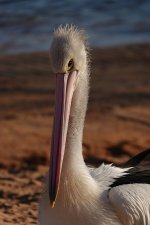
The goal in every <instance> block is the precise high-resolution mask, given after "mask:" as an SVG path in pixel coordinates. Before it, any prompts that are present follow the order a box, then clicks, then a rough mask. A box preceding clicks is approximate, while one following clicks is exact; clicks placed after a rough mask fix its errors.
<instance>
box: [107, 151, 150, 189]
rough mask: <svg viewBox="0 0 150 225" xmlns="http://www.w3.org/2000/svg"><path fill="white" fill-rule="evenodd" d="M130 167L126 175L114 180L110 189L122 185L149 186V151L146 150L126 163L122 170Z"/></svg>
mask: <svg viewBox="0 0 150 225" xmlns="http://www.w3.org/2000/svg"><path fill="white" fill-rule="evenodd" d="M128 167H132V168H131V169H129V170H128V172H127V174H126V175H124V176H122V177H119V178H116V179H115V180H114V182H113V183H112V184H111V185H110V188H113V187H116V186H119V185H123V184H134V183H143V184H150V149H147V150H145V151H143V152H141V153H139V154H138V155H136V156H134V157H133V158H131V159H130V160H129V161H127V162H126V163H125V164H124V165H123V166H122V168H128Z"/></svg>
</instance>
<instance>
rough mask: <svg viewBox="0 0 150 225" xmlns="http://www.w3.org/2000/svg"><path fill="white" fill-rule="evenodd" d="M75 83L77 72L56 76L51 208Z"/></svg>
mask: <svg viewBox="0 0 150 225" xmlns="http://www.w3.org/2000/svg"><path fill="white" fill-rule="evenodd" d="M76 82H77V71H73V72H70V73H65V74H57V75H56V94H55V95H56V97H55V112H54V124H53V134H52V144H51V157H50V172H49V176H50V177H49V197H50V204H51V207H52V208H53V207H54V204H55V200H56V197H57V192H58V189H59V181H60V175H61V169H62V163H63V157H64V152H65V144H66V136H67V130H68V122H69V115H70V107H71V101H72V96H73V92H74V90H75V86H76Z"/></svg>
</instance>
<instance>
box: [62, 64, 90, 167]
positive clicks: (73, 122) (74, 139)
mask: <svg viewBox="0 0 150 225" xmlns="http://www.w3.org/2000/svg"><path fill="white" fill-rule="evenodd" d="M78 76H79V81H78V85H77V87H76V89H75V92H74V94H73V99H72V104H71V110H70V117H69V124H68V132H67V138H66V148H65V155H64V163H63V164H66V165H64V167H66V166H67V165H68V166H69V167H70V163H71V164H72V163H73V162H75V163H78V162H82V163H83V156H82V138H83V128H84V120H85V115H86V110H87V103H88V92H89V72H88V66H87V63H85V65H84V66H83V69H82V71H80V72H79V74H78Z"/></svg>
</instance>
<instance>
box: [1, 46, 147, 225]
mask: <svg viewBox="0 0 150 225" xmlns="http://www.w3.org/2000/svg"><path fill="white" fill-rule="evenodd" d="M91 55H92V73H91V93H90V99H89V107H88V113H87V117H86V123H85V130H84V140H83V152H84V157H85V161H86V162H87V163H88V164H95V165H100V163H101V162H102V161H106V162H114V163H116V164H121V163H123V162H125V161H126V160H128V159H129V158H130V157H131V156H133V155H135V154H136V153H138V152H140V151H142V150H143V149H145V148H147V147H149V146H150V135H149V134H150V72H149V65H150V45H134V46H127V47H118V48H109V49H94V50H93V51H92V52H91ZM53 104H54V76H53V75H52V73H51V68H50V66H49V58H48V52H47V53H33V54H22V55H15V56H14V55H12V56H0V124H1V126H0V224H2V225H11V224H12V225H13V224H19V225H23V224H25V225H27V224H28V225H29V224H38V220H37V215H38V202H39V196H40V193H41V190H42V182H43V177H44V174H45V173H46V171H47V170H48V162H49V150H50V142H51V129H52V116H53Z"/></svg>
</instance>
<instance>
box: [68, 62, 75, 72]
mask: <svg viewBox="0 0 150 225" xmlns="http://www.w3.org/2000/svg"><path fill="white" fill-rule="evenodd" d="M73 66H74V63H73V59H71V60H70V61H69V62H68V71H70V70H72V69H73Z"/></svg>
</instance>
